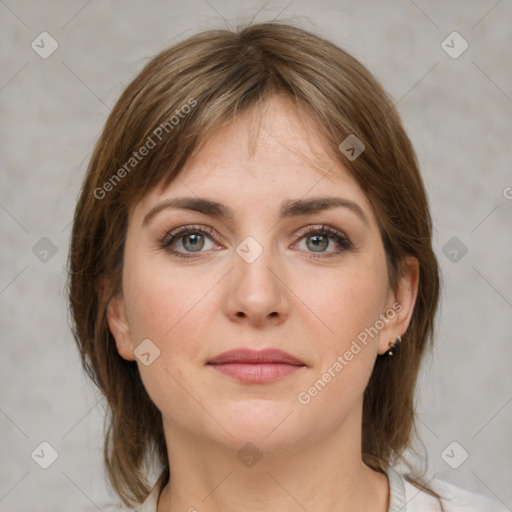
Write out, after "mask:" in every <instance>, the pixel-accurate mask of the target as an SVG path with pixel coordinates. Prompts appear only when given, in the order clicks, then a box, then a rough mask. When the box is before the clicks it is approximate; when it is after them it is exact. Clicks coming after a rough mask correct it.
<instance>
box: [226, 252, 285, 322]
mask: <svg viewBox="0 0 512 512" xmlns="http://www.w3.org/2000/svg"><path fill="white" fill-rule="evenodd" d="M240 254H242V253H240ZM240 254H239V253H234V254H233V266H234V268H233V270H232V271H231V272H229V275H228V279H226V281H225V286H226V292H225V300H224V313H225V314H226V315H227V316H228V317H229V318H230V320H232V321H234V322H237V323H240V322H245V323H248V324H251V325H253V326H254V327H262V326H264V325H265V324H267V323H268V324H272V325H277V324H280V323H282V322H284V321H285V320H286V318H287V317H288V316H289V313H290V297H289V294H290V291H289V288H288V287H287V285H286V279H285V278H284V276H283V272H280V268H281V266H280V265H279V262H278V258H277V256H276V255H274V254H272V251H271V250H266V249H265V250H263V252H262V253H261V254H260V255H259V256H258V257H257V258H256V259H255V260H254V261H251V260H250V259H244V257H242V256H240Z"/></svg>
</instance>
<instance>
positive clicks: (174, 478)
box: [158, 426, 389, 512]
mask: <svg viewBox="0 0 512 512" xmlns="http://www.w3.org/2000/svg"><path fill="white" fill-rule="evenodd" d="M341 434H342V433H341ZM166 438H167V446H168V447H171V449H170V450H169V461H170V474H171V478H170V481H169V483H168V484H167V486H166V487H165V488H164V489H163V491H162V493H161V495H160V499H159V502H158V512H183V511H189V512H195V511H197V512H203V511H205V512H206V511H208V512H221V511H222V512H235V511H236V512H260V511H261V512H263V511H268V510H273V511H276V512H277V511H279V512H292V511H293V512H297V511H299V510H314V511H326V512H327V511H329V512H333V511H336V512H344V511H347V512H348V511H350V512H359V511H361V512H362V511H368V510H372V511H375V512H386V511H387V509H388V503H389V484H388V481H387V477H386V476H385V475H384V474H383V473H379V472H377V471H374V470H372V469H370V468H369V467H368V466H366V465H365V464H364V463H363V462H362V459H361V450H360V446H361V444H360V439H359V440H358V441H359V442H354V439H353V437H352V438H351V439H350V442H347V439H349V438H348V437H345V436H343V435H335V434H333V435H330V436H324V437H322V438H319V439H316V440H315V442H314V443H308V444H306V443H304V444H302V445H300V447H298V445H297V444H295V445H294V446H293V447H288V448H282V447H281V449H278V448H275V447H274V448H270V447H269V446H265V443H261V444H260V446H261V452H252V451H251V449H247V448H246V449H245V450H244V449H242V450H237V449H234V448H228V447H226V445H225V444H217V443H212V442H211V440H205V439H201V438H197V437H194V438H192V437H191V436H190V432H180V431H179V430H173V429H171V428H169V426H167V428H166ZM243 444H244V443H241V445H240V446H242V445H243ZM258 449H259V448H258ZM258 454H261V458H259V460H257V462H256V458H257V456H258ZM239 457H240V458H241V459H242V461H241V460H240V458H239ZM251 457H252V458H251ZM244 462H245V463H244Z"/></svg>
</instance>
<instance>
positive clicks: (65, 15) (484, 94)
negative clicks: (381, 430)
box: [0, 0, 512, 512]
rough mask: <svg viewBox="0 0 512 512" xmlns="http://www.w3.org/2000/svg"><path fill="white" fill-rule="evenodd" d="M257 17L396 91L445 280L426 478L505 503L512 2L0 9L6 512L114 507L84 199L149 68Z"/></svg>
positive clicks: (511, 304)
mask: <svg viewBox="0 0 512 512" xmlns="http://www.w3.org/2000/svg"><path fill="white" fill-rule="evenodd" d="M253 17H254V18H255V20H256V21H267V20H272V19H275V18H277V19H281V20H292V21H294V22H296V23H301V25H302V26H303V27H304V28H306V29H311V30H313V31H316V32H318V33H320V34H322V35H324V36H326V37H328V38H330V39H331V40H333V41H334V42H335V43H337V44H339V45H340V46H342V47H343V48H345V49H346V50H348V51H349V52H351V53H352V54H353V55H354V56H355V57H357V58H358V59H360V60H361V61H362V62H363V63H364V64H365V65H366V66H368V68H369V69H370V71H372V72H373V73H374V74H375V75H376V76H377V78H378V79H380V80H381V82H382V84H383V85H384V87H385V88H386V89H387V90H388V91H389V92H390V94H391V95H392V97H393V98H394V99H395V101H396V103H397V108H398V110H399V112H400V114H401V115H402V117H403V120H404V123H405V126H406V129H407V131H408V133H409V136H410V137H411V139H412V141H413V143H414V146H415V148H416V150H417V153H418V157H419V160H420V164H421V167H422V172H423V176H424V180H425V183H426V187H427V190H428V194H429V197H430V204H431V209H432V215H433V218H434V223H435V241H434V242H435V249H436V254H437V255H438V259H439V262H440V265H441V269H442V272H443V276H444V291H443V300H442V304H441V311H440V315H439V318H438V327H437V335H436V343H437V344H436V348H435V350H434V352H433V357H432V358H430V359H429V360H428V361H426V363H425V367H424V369H423V372H422V376H421V381H420V393H419V395H418V423H419V427H420V433H421V437H422V440H423V444H424V446H425V450H426V452H427V454H428V460H429V475H431V476H433V475H436V476H437V477H438V478H442V479H445V480H448V481H450V482H453V483H455V484H457V485H460V486H463V487H466V488H468V489H470V490H474V491H478V492H481V493H484V494H488V495H491V496H492V495H494V497H495V498H497V499H499V500H501V501H502V502H503V503H504V504H505V505H506V506H507V507H508V508H509V509H510V510H512V487H511V486H510V482H511V480H512V463H511V460H512V443H511V441H510V440H511V437H512V436H511V434H512V372H511V371H510V367H511V362H512V335H511V331H512V264H511V254H512V45H511V37H512V34H511V29H510V27H511V26H512V1H511V0H501V1H499V0H498V1H497V0H485V1H476V0H472V1H469V0H454V1H451V2H443V1H440V0H436V1H426V0H415V1H412V0H394V1H391V0H386V1H382V0H380V1H378V0H370V1H368V0H367V1H364V2H363V1H359V2H358V1H355V0H354V1H344V0H338V1H334V0H315V1H306V0H291V1H290V0H286V1H268V2H256V1H246V2H244V3H241V2H236V1H234V0H208V1H207V0H190V1H188V2H177V1H175V0H171V1H165V0H157V1H150V2H139V1H135V0H124V1H120V0H117V1H114V0H105V1H100V0H89V1H86V0H73V1H67V2H65V1H63V0H61V1H58V0H49V1H41V2H29V1H26V0H25V1H22V0H21V1H16V0H0V41H1V46H0V56H1V64H0V120H1V121H0V154H1V163H0V166H1V186H0V223H1V228H2V242H1V246H0V247H1V248H0V258H1V270H0V315H1V351H0V433H1V436H0V447H1V448H0V450H1V452H0V454H1V457H0V511H2V512H7V511H9V512H21V511H25V512H26V511H27V510H38V511H52V512H60V511H69V510H70V509H72V510H75V511H95V510H98V509H99V510H103V511H106V510H109V507H108V506H107V505H108V503H109V502H110V501H111V500H112V497H111V496H109V494H108V491H107V486H106V483H105V478H104V474H103V468H102V456H101V448H102V421H103V412H104V410H103V406H102V402H101V399H100V396H99V394H98V392H97V391H96V390H95V389H93V387H92V385H90V384H89V383H88V381H87V380H86V378H85V377H84V375H83V372H82V369H81V366H80V364H79V360H78V353H77V350H76V347H75V344H74V341H73V339H72V336H71V333H70V330H69V326H68V316H67V301H66V297H65V284H66V275H65V265H66V259H67V252H68V243H69V235H70V231H71V220H72V216H73V211H74V205H75V201H76V199H77V195H78V191H79V187H80V184H81V181H82V178H83V176H84V172H85V168H86V165H87V162H88V159H89V157H90V155H91V152H92V149H93V146H94V143H95V141H96V139H97V137H98V136H99V133H100V130H101V128H102V126H103V124H104V122H105V120H106V117H107V115H108V114H109V112H110V110H111V108H112V106H113V105H114V102H115V101H116V99H117V97H118V96H119V94H120V93H121V91H122V89H123V88H124V87H125V86H126V85H127V84H128V82H129V81H130V80H131V79H132V78H133V77H134V76H135V74H136V73H138V72H139V71H140V70H141V68H142V67H143V65H144V64H145V63H146V62H147V60H148V59H149V58H150V57H152V56H153V55H155V54H156V53H157V52H158V51H160V50H162V49H164V48H165V47H167V46H169V45H171V44H174V43H176V42H177V41H179V40H181V39H183V38H185V37H187V36H190V35H192V34H193V33H195V32H198V31H200V30H203V29H207V28H219V27H223V28H225V27H229V26H230V25H231V26H236V25H237V24H239V23H243V22H247V21H249V20H250V19H251V18H253ZM42 32H47V33H48V35H45V34H43V35H41V33H42ZM453 32H457V34H453ZM41 40H43V42H41ZM56 44H58V47H57V49H56V50H55V51H54V52H53V53H51V55H49V53H50V52H51V51H52V50H53V49H54V46H55V45H56ZM466 45H467V48H466ZM43 57H46V58H43ZM42 442H47V443H49V444H50V445H51V447H49V446H47V445H42V446H41V443H42ZM454 442H455V443H456V444H452V443H454ZM52 450H55V451H56V452H57V453H58V458H57V459H56V460H55V461H54V462H53V464H51V466H50V467H48V469H43V468H42V467H41V465H46V464H48V463H50V462H52V460H53V458H55V456H56V455H55V454H54V452H53V451H52ZM466 452H467V455H468V456H467V459H466V460H464V459H465V457H466ZM31 454H32V455H31Z"/></svg>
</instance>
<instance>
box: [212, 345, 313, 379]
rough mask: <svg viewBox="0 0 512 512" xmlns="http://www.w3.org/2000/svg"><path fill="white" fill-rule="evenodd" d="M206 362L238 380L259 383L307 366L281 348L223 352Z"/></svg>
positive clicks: (281, 376)
mask: <svg viewBox="0 0 512 512" xmlns="http://www.w3.org/2000/svg"><path fill="white" fill-rule="evenodd" d="M207 364H208V366H211V367H212V368H213V369H214V370H216V371H218V372H220V373H222V374H224V375H226V376H228V377H231V378H233V379H236V380H238V381H241V382H247V383H259V384H262V383H266V382H273V381H275V380H278V379H282V378H284V377H287V376H289V375H292V374H294V373H296V372H298V371H300V370H301V369H302V368H306V367H307V365H306V363H304V362H303V361H301V360H300V359H297V358H296V357H294V356H292V355H291V354H288V353H286V352H283V351H282V350H278V349H266V350H261V351H255V350H250V349H245V348H242V349H234V350H229V351H228V352H223V353H222V354H219V355H218V356H216V357H214V358H213V359H210V360H209V361H208V363H207Z"/></svg>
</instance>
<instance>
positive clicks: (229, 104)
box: [69, 23, 500, 512]
mask: <svg viewBox="0 0 512 512" xmlns="http://www.w3.org/2000/svg"><path fill="white" fill-rule="evenodd" d="M431 232H432V225H431V218H430V213H429V209H428V201H427V197H426V193H425V190H424V185H423V182H422V179H421V176H420V173H419V170H418V165H417V162H416V158H415V155H414V151H413V149H412V146H411V143H410V141H409V139H408V138H407V136H406V134H405V133H404V131H403V128H402V125H401V121H400V119H399V116H398V114H397V112H396V110H395V109H394V106H393V103H392V102H391V100H390V99H389V98H388V97H387V95H386V93H385V92H384V91H383V90H382V88H381V86H380V85H379V83H378V82H377V81H376V80H375V79H374V78H373V77H372V76H371V74H370V73H369V72H368V71H367V70H366V69H365V68H364V67H363V66H362V65H361V64H360V63H359V62H358V61H356V60H355V59H354V58H353V57H351V56H350V55H348V54H347V53H345V52H344V51H343V50H341V49H340V48H338V47H337V46H335V45H333V44H332V43H330V42H329V41H327V40H325V39H323V38H320V37H318V36H316V35H314V34H311V33H309V32H306V31H304V30H301V29H299V28H296V27H293V26H291V25H285V24H277V23H266V24H259V25H251V26H247V27H245V28H242V29H241V30H239V31H238V32H229V31H218V30H215V31H208V32H204V33H200V34H198V35H196V36H194V37H191V38H189V39H187V40H185V41H183V42H181V43H179V44H177V45H176V46H174V47H172V48H170V49H168V50H166V51H164V52H162V53H161V54H160V55H158V56H156V57H155V58H154V59H153V60H152V61H151V62H149V64H147V66H146V67H145V68H144V69H143V70H142V72H141V73H140V74H139V75H138V76H137V77H136V78H135V79H134V81H133V82H132V83H131V84H130V85H129V86H128V87H127V89H126V90H125V91H124V92H123V94H122V96H121V98H120V99H119V101H118V102H117V104H116V106H115V107H114V109H113V111H112V113H111V115H110V117H109V119H108V121H107V123H106V126H105V129H104V131H103V134H102V135H101V137H100V140H99V142H98V144H97V147H96V149H95V152H94V154H93V157H92V159H91V162H90V165H89V169H88V172H87V176H86V178H85V182H84V185H83V189H82V192H81V196H80V199H79V201H78V205H77V209H76V214H75V219H74V226H73V235H72V242H71V251H70V264H69V267H70V304H71V310H72V314H73V321H74V334H75V338H76V340H77V342H78V345H79V347H80V351H81V355H82V359H83V363H84V365H85V368H86V370H87V371H88V373H89V375H90V376H91V378H92V379H93V380H94V381H95V382H96V384H97V385H98V386H99V388H100V389H101V390H102V392H103V393H104V395H105V397H106V399H107V402H108V406H109V423H108V426H109V428H108V431H107V436H106V443H105V461H106V466H107V470H108V474H109V477H110V480H111V483H112V485H113V487H114V489H115V490H116V491H117V493H118V495H119V496H120V498H121V499H122V500H123V501H124V503H125V504H126V505H129V506H132V507H136V508H138V509H139V510H143V511H148V512H149V511H153V512H154V511H158V512H176V511H180V510H189V511H194V510H199V511H203V510H204V511H206V510H208V511H221V510H222V511H229V510H236V511H244V510H251V511H256V510H275V511H294V510H309V511H313V510H314V511H322V510H325V511H327V510H329V511H333V510H340V511H341V510H350V511H352V512H353V511H359V510H361V511H363V510H364V511H368V510H371V511H376V512H385V511H389V512H397V511H404V510H407V511H408V512H414V511H422V510H452V511H458V510H467V509H466V508H459V506H460V507H463V505H464V504H467V505H468V506H471V507H472V508H471V510H482V511H483V510H500V509H499V507H497V506H495V505H493V504H491V503H490V502H489V501H487V499H486V498H484V497H481V496H478V495H476V494H472V493H469V492H467V491H463V490H461V489H458V488H456V487H454V486H450V485H449V484H443V483H440V482H437V483H435V484H434V483H430V485H427V483H425V482H422V480H421V478H420V476H418V475H416V476H413V475H410V476H409V477H408V478H407V479H406V478H405V476H403V475H400V474H399V473H398V472H397V471H396V470H395V469H394V468H393V466H395V465H396V464H397V463H399V462H400V461H402V460H403V458H404V453H405V450H406V449H407V448H408V447H410V444H411V441H412V439H413V434H414V408H413V397H414V388H415V384H416V380H417V375H418V369H419V366H420V362H421V360H422V358H423V356H424V353H425V351H426V350H427V348H428V347H429V344H430V343H431V341H432V333H433V326H434V317H435V312H436V308H437V304H438V297H439V271H438V265H437V262H436V258H435V255H434V253H433V250H432V244H431ZM152 470H155V471H157V473H159V474H160V478H159V479H158V481H157V483H156V484H155V485H154V486H152V483H151V481H150V474H151V471H152ZM141 505H142V508H140V506H141ZM429 507H430V508H429Z"/></svg>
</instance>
